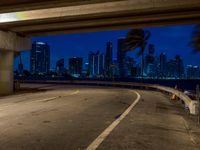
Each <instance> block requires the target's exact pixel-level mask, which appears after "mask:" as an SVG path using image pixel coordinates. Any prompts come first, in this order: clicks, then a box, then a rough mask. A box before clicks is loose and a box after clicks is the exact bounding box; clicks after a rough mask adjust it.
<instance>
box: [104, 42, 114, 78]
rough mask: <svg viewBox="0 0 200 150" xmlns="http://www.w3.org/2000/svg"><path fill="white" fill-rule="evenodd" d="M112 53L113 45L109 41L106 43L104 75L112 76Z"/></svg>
mask: <svg viewBox="0 0 200 150" xmlns="http://www.w3.org/2000/svg"><path fill="white" fill-rule="evenodd" d="M112 55H113V45H112V43H111V42H107V43H106V55H105V72H106V76H108V77H111V76H112V68H111V65H112V57H113V56H112Z"/></svg>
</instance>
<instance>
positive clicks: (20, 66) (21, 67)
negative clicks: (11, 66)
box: [18, 53, 24, 76]
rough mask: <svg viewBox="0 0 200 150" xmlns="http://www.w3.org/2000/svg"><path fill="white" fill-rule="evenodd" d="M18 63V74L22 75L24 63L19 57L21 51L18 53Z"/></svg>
mask: <svg viewBox="0 0 200 150" xmlns="http://www.w3.org/2000/svg"><path fill="white" fill-rule="evenodd" d="M19 61H20V62H19V64H18V72H19V75H20V76H23V74H24V65H23V63H22V57H21V53H20V54H19Z"/></svg>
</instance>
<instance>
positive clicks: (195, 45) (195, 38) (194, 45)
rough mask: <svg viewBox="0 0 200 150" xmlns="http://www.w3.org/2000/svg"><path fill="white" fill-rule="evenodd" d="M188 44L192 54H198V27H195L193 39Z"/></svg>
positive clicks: (199, 45) (199, 47)
mask: <svg viewBox="0 0 200 150" xmlns="http://www.w3.org/2000/svg"><path fill="white" fill-rule="evenodd" d="M190 44H191V46H192V48H193V52H194V53H197V52H200V25H197V26H196V28H195V30H194V32H193V37H192V41H191V43H190Z"/></svg>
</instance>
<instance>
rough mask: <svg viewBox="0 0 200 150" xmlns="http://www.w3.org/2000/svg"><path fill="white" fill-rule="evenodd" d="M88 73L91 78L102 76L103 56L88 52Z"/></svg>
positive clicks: (98, 53)
mask: <svg viewBox="0 0 200 150" xmlns="http://www.w3.org/2000/svg"><path fill="white" fill-rule="evenodd" d="M88 61H89V72H90V76H91V77H100V76H103V75H104V55H103V54H102V53H100V52H99V51H97V52H96V53H94V52H90V53H89V55H88Z"/></svg>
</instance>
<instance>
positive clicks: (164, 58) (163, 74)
mask: <svg viewBox="0 0 200 150" xmlns="http://www.w3.org/2000/svg"><path fill="white" fill-rule="evenodd" d="M159 67H160V71H159V72H160V77H166V73H167V56H166V54H165V53H161V54H160V66H159Z"/></svg>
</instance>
